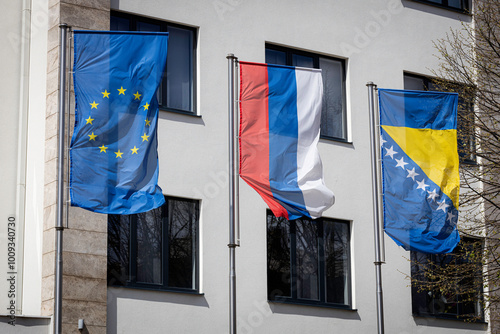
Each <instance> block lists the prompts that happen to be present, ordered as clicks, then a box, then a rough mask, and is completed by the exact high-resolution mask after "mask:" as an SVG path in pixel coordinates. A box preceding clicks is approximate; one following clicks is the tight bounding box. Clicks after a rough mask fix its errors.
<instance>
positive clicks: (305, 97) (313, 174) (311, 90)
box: [295, 68, 335, 218]
mask: <svg viewBox="0 0 500 334" xmlns="http://www.w3.org/2000/svg"><path fill="white" fill-rule="evenodd" d="M295 78H296V82H297V118H298V130H299V131H298V145H297V183H298V185H299V188H300V189H301V190H302V194H303V196H304V204H305V206H306V209H307V210H308V211H309V214H310V215H311V217H312V218H318V217H321V214H322V212H323V211H324V210H326V209H327V208H329V207H330V206H331V205H333V202H334V200H335V198H334V195H333V192H332V191H331V190H330V189H328V188H327V187H326V185H325V183H324V180H323V166H322V163H321V158H320V156H319V151H318V148H317V144H318V141H319V134H320V122H321V105H322V97H323V82H322V79H321V71H315V70H309V69H307V70H302V69H299V68H296V70H295Z"/></svg>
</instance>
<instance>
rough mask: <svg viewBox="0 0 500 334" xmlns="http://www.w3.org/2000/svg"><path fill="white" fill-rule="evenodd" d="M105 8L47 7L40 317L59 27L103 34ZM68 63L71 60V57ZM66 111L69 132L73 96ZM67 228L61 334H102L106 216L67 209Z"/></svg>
mask: <svg viewBox="0 0 500 334" xmlns="http://www.w3.org/2000/svg"><path fill="white" fill-rule="evenodd" d="M109 2H110V0H50V1H49V31H48V46H47V52H48V60H47V61H48V66H47V108H46V134H45V202H44V232H43V257H42V261H43V274H42V276H43V277H42V315H47V316H52V315H53V314H54V282H55V235H56V232H55V224H56V215H55V213H56V189H57V141H58V133H57V128H58V104H57V102H58V94H59V87H58V82H59V81H58V73H59V24H61V23H66V24H68V25H69V26H70V27H71V28H72V29H73V30H77V29H92V30H108V29H109V11H110V3H109ZM71 42H72V41H71ZM68 44H70V43H68ZM70 52H71V53H72V49H71V51H70ZM70 58H71V59H73V57H72V55H71V56H70ZM68 77H71V76H70V75H68ZM70 81H71V82H72V78H71V80H70ZM68 108H69V109H70V110H71V113H72V117H71V122H70V124H71V125H70V127H72V126H73V121H74V94H73V91H71V98H70V105H69V106H68ZM70 132H71V130H70ZM66 178H67V176H66ZM68 225H69V229H65V230H64V232H63V295H62V298H63V300H62V329H63V333H78V334H79V333H106V298H107V296H106V294H107V285H106V267H107V216H106V215H101V214H95V213H92V212H89V211H85V210H82V209H78V208H70V211H69V223H68ZM78 319H84V321H85V325H86V326H85V327H86V328H85V329H84V331H83V332H80V331H79V330H78Z"/></svg>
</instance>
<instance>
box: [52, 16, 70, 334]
mask: <svg viewBox="0 0 500 334" xmlns="http://www.w3.org/2000/svg"><path fill="white" fill-rule="evenodd" d="M59 29H60V31H61V40H60V45H59V138H58V147H57V153H58V155H57V156H58V161H57V210H56V215H57V220H56V277H55V286H54V302H55V305H54V334H60V333H61V331H62V270H63V262H62V251H63V231H64V227H63V211H64V210H63V208H64V116H65V112H66V111H65V109H66V99H65V98H66V41H67V32H68V26H67V25H66V24H65V23H63V24H61V25H59Z"/></svg>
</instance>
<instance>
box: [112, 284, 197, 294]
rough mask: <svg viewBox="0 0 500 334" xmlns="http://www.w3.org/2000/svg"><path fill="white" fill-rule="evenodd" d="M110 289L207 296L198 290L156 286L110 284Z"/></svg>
mask: <svg viewBox="0 0 500 334" xmlns="http://www.w3.org/2000/svg"><path fill="white" fill-rule="evenodd" d="M108 287H111V288H125V289H135V290H149V291H161V292H174V293H181V294H186V295H195V296H203V295H205V294H204V293H202V292H199V291H198V290H191V289H182V288H163V287H156V286H154V285H151V286H146V285H135V284H134V285H113V284H108Z"/></svg>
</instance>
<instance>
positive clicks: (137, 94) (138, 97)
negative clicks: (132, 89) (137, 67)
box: [134, 91, 141, 100]
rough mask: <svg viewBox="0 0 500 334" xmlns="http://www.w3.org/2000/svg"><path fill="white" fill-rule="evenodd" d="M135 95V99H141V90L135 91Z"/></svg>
mask: <svg viewBox="0 0 500 334" xmlns="http://www.w3.org/2000/svg"><path fill="white" fill-rule="evenodd" d="M134 96H135V98H134V100H140V99H141V94H139V91H137V93H135V94H134Z"/></svg>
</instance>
